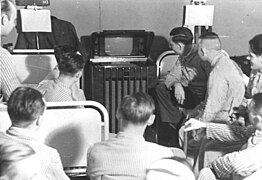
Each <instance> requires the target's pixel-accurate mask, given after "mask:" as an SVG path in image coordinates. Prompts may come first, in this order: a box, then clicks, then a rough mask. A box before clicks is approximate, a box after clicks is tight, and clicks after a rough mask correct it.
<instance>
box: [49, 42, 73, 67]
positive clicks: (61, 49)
mask: <svg viewBox="0 0 262 180" xmlns="http://www.w3.org/2000/svg"><path fill="white" fill-rule="evenodd" d="M69 52H71V53H77V49H76V48H75V47H74V46H70V45H60V46H56V47H55V48H54V54H55V58H56V60H57V63H58V61H59V59H60V58H61V57H62V55H63V54H64V53H69Z"/></svg>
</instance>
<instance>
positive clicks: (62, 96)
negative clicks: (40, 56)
mask: <svg viewBox="0 0 262 180" xmlns="http://www.w3.org/2000/svg"><path fill="white" fill-rule="evenodd" d="M58 58H59V59H57V63H58V69H59V72H60V74H59V76H58V77H57V78H55V79H51V80H43V81H42V82H40V84H39V85H38V87H37V89H38V90H39V91H40V92H41V93H42V94H43V96H44V98H45V100H46V101H85V100H86V98H85V95H84V92H83V90H81V89H80V88H79V79H80V77H81V76H82V71H83V68H84V60H83V57H82V56H81V55H80V54H78V53H75V52H68V53H63V54H62V55H60V56H58Z"/></svg>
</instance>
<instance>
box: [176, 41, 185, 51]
mask: <svg viewBox="0 0 262 180" xmlns="http://www.w3.org/2000/svg"><path fill="white" fill-rule="evenodd" d="M177 44H178V47H179V50H181V51H184V49H185V44H183V43H181V42H179V43H177Z"/></svg>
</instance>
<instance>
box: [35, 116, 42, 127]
mask: <svg viewBox="0 0 262 180" xmlns="http://www.w3.org/2000/svg"><path fill="white" fill-rule="evenodd" d="M42 122H43V115H41V116H39V117H38V118H37V120H36V125H37V126H40V125H41V124H42Z"/></svg>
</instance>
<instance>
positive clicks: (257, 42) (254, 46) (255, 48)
mask: <svg viewBox="0 0 262 180" xmlns="http://www.w3.org/2000/svg"><path fill="white" fill-rule="evenodd" d="M249 46H250V50H251V52H252V53H254V54H255V55H257V56H261V55H262V34H258V35H256V36H254V37H253V38H252V39H251V40H250V41H249Z"/></svg>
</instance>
